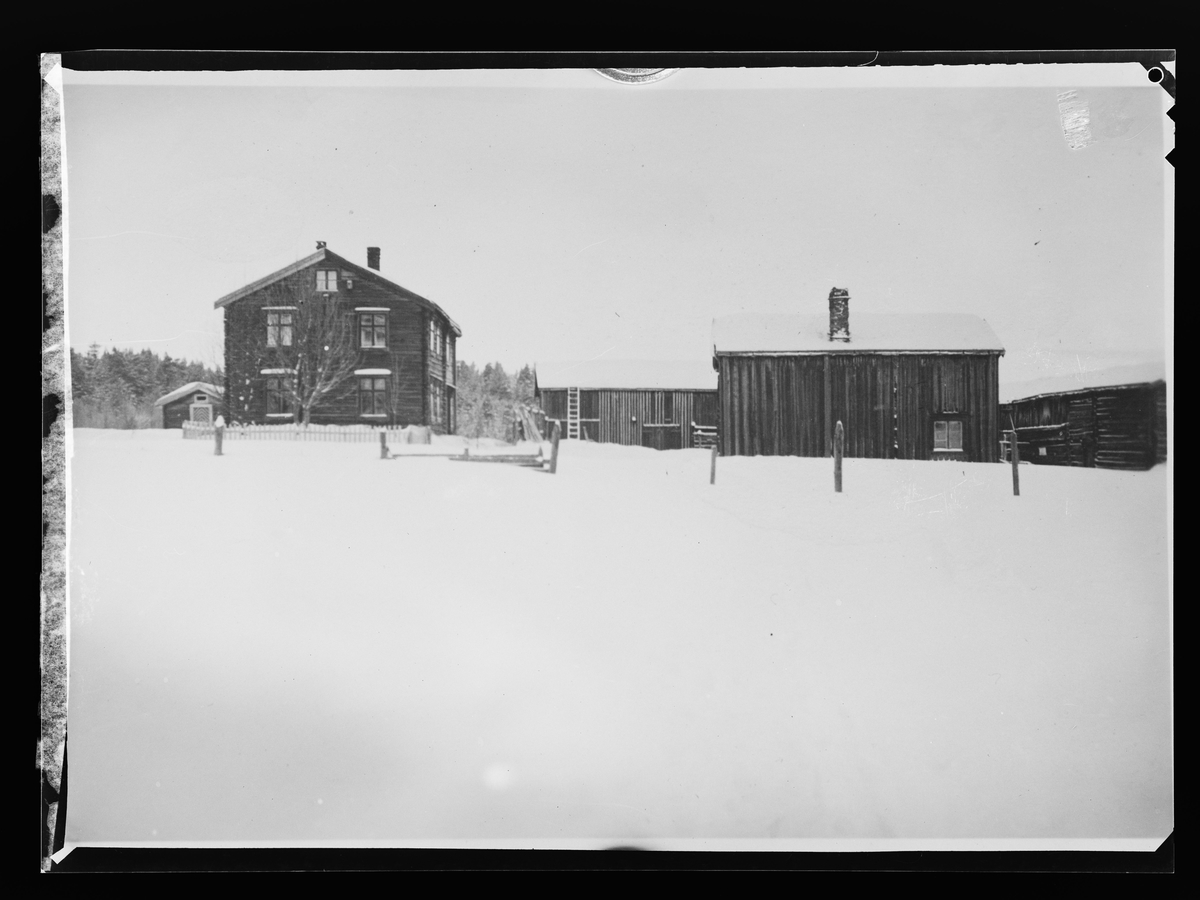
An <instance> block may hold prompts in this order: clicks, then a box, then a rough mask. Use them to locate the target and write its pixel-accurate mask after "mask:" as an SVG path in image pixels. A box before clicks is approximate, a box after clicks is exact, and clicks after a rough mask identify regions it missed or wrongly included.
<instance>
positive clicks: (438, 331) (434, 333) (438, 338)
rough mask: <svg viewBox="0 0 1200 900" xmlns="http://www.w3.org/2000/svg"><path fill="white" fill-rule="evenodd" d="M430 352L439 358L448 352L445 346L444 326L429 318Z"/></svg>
mask: <svg viewBox="0 0 1200 900" xmlns="http://www.w3.org/2000/svg"><path fill="white" fill-rule="evenodd" d="M429 353H430V355H431V356H434V357H436V358H438V359H441V358H442V357H443V356H445V353H446V351H445V348H444V346H443V338H442V326H441V325H439V324H438V323H437V322H435V321H434V320H433V319H430V320H429Z"/></svg>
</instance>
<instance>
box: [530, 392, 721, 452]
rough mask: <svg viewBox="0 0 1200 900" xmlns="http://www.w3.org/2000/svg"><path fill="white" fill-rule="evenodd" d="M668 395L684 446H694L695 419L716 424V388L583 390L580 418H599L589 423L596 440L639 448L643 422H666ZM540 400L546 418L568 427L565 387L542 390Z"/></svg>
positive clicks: (580, 394) (707, 423)
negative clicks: (698, 389) (693, 425)
mask: <svg viewBox="0 0 1200 900" xmlns="http://www.w3.org/2000/svg"><path fill="white" fill-rule="evenodd" d="M668 396H670V398H671V404H672V405H673V407H674V408H673V410H672V415H671V419H670V420H671V421H672V422H678V423H681V424H682V426H683V427H682V429H681V431H682V435H681V443H682V445H683V446H684V447H685V448H687V447H690V446H691V445H692V434H691V423H692V422H696V424H698V425H715V424H717V406H718V403H717V392H716V391H617V390H612V391H606V390H600V391H586V390H585V391H580V392H579V413H580V419H581V420H584V419H598V420H599V422H598V423H592V422H588V423H587V424H588V428H589V434H591V435H592V438H593V439H594V440H598V441H600V442H601V443H607V444H625V445H627V446H634V447H640V446H642V439H643V434H642V425H643V424H646V423H651V424H659V423H662V422H664V421H665V416H666V412H667V406H668V403H667V397H668ZM538 400H539V403H540V405H541V408H542V411H543V412H544V413H545V414H546V417H547V418H549V419H561V420H562V421H563V427H564V429H565V428H566V419H567V392H566V390H540V391H538ZM597 425H598V431H597V432H595V433H593V432H592V430H591V429H592V428H593V427H595V426H597Z"/></svg>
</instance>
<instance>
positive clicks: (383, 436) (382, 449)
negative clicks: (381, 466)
mask: <svg viewBox="0 0 1200 900" xmlns="http://www.w3.org/2000/svg"><path fill="white" fill-rule="evenodd" d="M379 458H380V459H387V458H388V448H387V431H386V430H385V431H381V432H379Z"/></svg>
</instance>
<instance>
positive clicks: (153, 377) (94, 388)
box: [71, 344, 534, 441]
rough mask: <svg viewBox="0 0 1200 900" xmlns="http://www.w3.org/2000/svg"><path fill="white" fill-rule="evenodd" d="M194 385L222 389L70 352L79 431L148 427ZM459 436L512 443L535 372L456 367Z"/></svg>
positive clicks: (148, 364)
mask: <svg viewBox="0 0 1200 900" xmlns="http://www.w3.org/2000/svg"><path fill="white" fill-rule="evenodd" d="M193 381H203V382H207V383H209V384H213V385H216V386H217V387H223V381H224V376H223V375H222V372H221V368H220V366H218V367H217V368H216V369H211V368H209V367H208V366H206V365H204V364H203V363H199V362H189V361H188V360H186V359H174V358H172V357H171V355H170V354H164V355H163V356H161V357H160V356H159V355H158V354H157V353H154V352H153V351H151V350H141V351H135V350H104V351H103V352H101V350H100V347H98V346H97V345H95V344H93V345H92V346H91V347H89V348H88V351H87V353H78V352H77V351H75V350H71V398H72V404H71V418H72V422H73V424H74V425H75V426H76V427H77V428H149V427H151V425H152V424H153V421H154V401H155V400H157V399H158V398H159V397H161V396H163V395H164V394H168V393H170V392H171V391H173V390H175V389H176V388H179V387H182V386H183V385H185V384H188V383H190V382H193ZM457 387H458V433H459V434H461V435H464V436H465V437H470V438H497V439H499V440H506V441H510V440H513V438H514V436H515V435H516V434H517V421H518V417H517V413H516V406H517V404H524V405H527V406H533V405H534V397H533V370H532V369H531V368H530V367H529V366H524V367H522V368H521V370H520V371H518V372H515V373H512V374H509V373H507V372H505V371H504V366H502V365H501V364H500V363H498V362H495V363H488V364H487V365H485V366H484V367H483V369H482V370H481V369H478V368H477V367H476V366H475V364H474V363H466V362H460V363H459V364H458V385H457Z"/></svg>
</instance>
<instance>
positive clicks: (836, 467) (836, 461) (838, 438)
mask: <svg viewBox="0 0 1200 900" xmlns="http://www.w3.org/2000/svg"><path fill="white" fill-rule="evenodd" d="M845 443H846V433H845V431H844V430H843V428H842V422H841V419H839V420H838V423H837V427H836V428H834V430H833V489H834V490H835V491H837V492H838V493H839V494H840V493H841V492H842V452H843V449H844V445H845Z"/></svg>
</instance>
